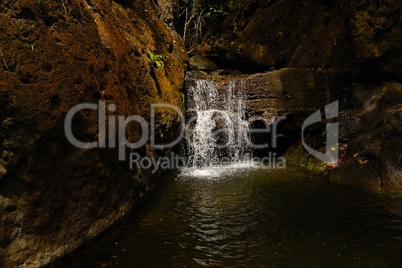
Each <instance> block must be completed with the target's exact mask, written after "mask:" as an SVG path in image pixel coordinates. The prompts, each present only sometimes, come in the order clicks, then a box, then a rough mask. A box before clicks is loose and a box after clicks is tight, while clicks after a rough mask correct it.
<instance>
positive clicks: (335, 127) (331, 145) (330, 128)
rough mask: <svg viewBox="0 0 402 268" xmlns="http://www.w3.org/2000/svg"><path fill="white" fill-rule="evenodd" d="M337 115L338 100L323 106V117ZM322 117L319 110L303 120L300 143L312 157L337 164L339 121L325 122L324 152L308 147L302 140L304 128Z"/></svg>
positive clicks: (329, 163) (330, 163)
mask: <svg viewBox="0 0 402 268" xmlns="http://www.w3.org/2000/svg"><path fill="white" fill-rule="evenodd" d="M338 116H339V101H335V102H333V103H331V104H329V105H327V106H326V107H325V119H332V118H337V117H338ZM322 120H323V119H322V118H321V112H320V111H317V112H315V113H314V114H312V115H311V116H310V117H309V118H307V120H306V121H305V122H304V124H303V127H302V143H303V147H304V148H305V149H306V150H307V151H308V152H309V153H310V154H311V155H313V156H314V157H316V158H317V159H319V160H321V161H322V162H324V163H326V164H328V165H337V164H338V158H339V148H338V143H339V123H329V124H327V128H326V130H327V140H326V147H325V150H326V152H325V154H323V153H321V152H317V151H316V150H314V149H312V148H310V147H309V146H308V145H307V144H306V143H305V141H304V130H305V129H306V128H307V127H308V126H310V125H312V124H314V123H317V122H321V121H322Z"/></svg>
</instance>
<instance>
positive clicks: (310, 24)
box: [201, 0, 402, 82]
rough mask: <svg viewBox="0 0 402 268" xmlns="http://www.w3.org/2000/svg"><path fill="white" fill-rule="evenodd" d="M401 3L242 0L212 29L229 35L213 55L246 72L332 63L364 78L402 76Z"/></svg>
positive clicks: (391, 0) (217, 42) (330, 65)
mask: <svg viewBox="0 0 402 268" xmlns="http://www.w3.org/2000/svg"><path fill="white" fill-rule="evenodd" d="M401 8H402V3H401V1H398V0H389V1H382V2H378V1H367V0H363V1H344V0H333V1H317V0H306V1H299V2H296V3H295V2H294V1H290V0H280V1H279V0H273V1H259V0H252V1H238V3H237V5H236V6H235V7H232V8H231V10H230V12H228V16H227V17H226V20H225V23H224V25H223V26H222V27H221V28H220V29H215V26H213V28H212V29H211V31H212V32H213V34H211V35H213V36H219V34H216V31H218V32H219V33H220V34H221V35H224V36H225V38H219V39H218V38H217V39H216V40H215V43H214V45H213V46H212V48H211V49H210V50H211V52H210V53H209V54H214V53H218V55H220V57H219V60H220V61H222V62H225V63H226V64H227V65H228V66H229V67H230V68H237V69H239V70H241V71H243V72H247V73H253V72H257V71H265V70H269V69H270V68H272V67H275V68H276V69H280V68H286V67H298V68H333V69H335V70H337V71H340V72H345V73H349V74H350V75H352V76H353V77H356V78H357V79H358V80H360V81H362V82H363V81H379V80H382V79H383V78H384V77H385V78H387V79H389V78H392V79H398V80H399V81H400V80H401V78H402V75H401V74H402V72H401V66H402V64H401V58H402V51H401V47H402V45H401V42H402V15H401V10H402V9H401ZM201 48H202V47H201ZM201 50H202V49H201ZM221 65H223V64H221ZM228 66H227V67H228Z"/></svg>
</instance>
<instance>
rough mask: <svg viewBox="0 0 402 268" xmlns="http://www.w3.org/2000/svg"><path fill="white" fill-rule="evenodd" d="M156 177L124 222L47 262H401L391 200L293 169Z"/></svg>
mask: <svg viewBox="0 0 402 268" xmlns="http://www.w3.org/2000/svg"><path fill="white" fill-rule="evenodd" d="M162 184H163V185H162V186H161V187H160V188H159V189H158V190H157V192H156V194H155V196H154V198H153V199H152V200H151V201H150V203H149V204H148V205H147V206H145V208H144V209H143V210H142V211H141V213H139V215H136V217H133V218H134V219H133V220H126V221H125V222H124V223H122V224H120V225H118V226H117V227H116V228H115V229H116V230H114V231H113V232H111V233H112V234H108V235H107V236H109V237H108V238H107V239H106V238H105V239H102V238H101V239H98V240H97V241H95V242H93V243H91V244H89V245H87V246H86V247H85V248H84V249H82V250H80V251H79V252H77V253H74V254H73V255H72V256H71V257H68V258H66V259H64V260H62V261H61V262H59V263H57V264H55V266H54V267H201V266H207V267H402V207H401V203H402V202H401V200H397V199H389V198H383V197H378V196H371V195H368V194H365V193H362V192H359V191H354V190H351V189H348V188H344V187H341V186H338V185H334V184H330V183H328V182H326V181H323V180H322V179H319V178H318V177H316V176H314V175H310V174H309V173H306V172H305V171H303V170H300V169H297V168H288V169H287V170H282V171H272V170H268V169H251V170H248V171H243V172H238V173H236V174H232V175H229V176H226V177H225V176H224V177H221V178H208V177H204V178H193V177H186V176H178V177H176V178H172V179H166V180H165V182H163V183H162ZM104 240H106V241H104Z"/></svg>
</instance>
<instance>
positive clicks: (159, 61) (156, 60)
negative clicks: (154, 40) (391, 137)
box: [148, 50, 164, 69]
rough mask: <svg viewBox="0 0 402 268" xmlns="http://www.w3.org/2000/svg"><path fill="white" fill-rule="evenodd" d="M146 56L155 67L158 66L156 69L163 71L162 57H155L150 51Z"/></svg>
mask: <svg viewBox="0 0 402 268" xmlns="http://www.w3.org/2000/svg"><path fill="white" fill-rule="evenodd" d="M148 55H149V58H150V59H151V61H152V63H153V64H155V65H156V66H158V68H160V69H163V66H164V64H163V61H162V59H163V56H162V55H157V54H154V53H152V52H151V51H150V50H148Z"/></svg>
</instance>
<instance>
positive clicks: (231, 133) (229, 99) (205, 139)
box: [186, 80, 251, 175]
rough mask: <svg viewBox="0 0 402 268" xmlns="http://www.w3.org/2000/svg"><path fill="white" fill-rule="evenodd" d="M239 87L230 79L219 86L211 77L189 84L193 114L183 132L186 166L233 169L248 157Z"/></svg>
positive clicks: (198, 168)
mask: <svg viewBox="0 0 402 268" xmlns="http://www.w3.org/2000/svg"><path fill="white" fill-rule="evenodd" d="M242 86H243V85H242V82H241V81H239V82H235V81H232V82H229V83H228V85H227V86H225V87H224V88H222V87H221V88H219V89H218V87H217V85H216V84H215V82H214V81H212V80H196V81H195V83H194V85H193V86H190V87H188V89H187V90H188V92H187V93H188V96H189V98H190V100H191V102H192V103H193V107H192V110H193V114H194V116H193V118H191V119H190V122H191V123H192V124H190V125H191V126H190V128H189V129H188V131H187V135H186V140H187V155H188V168H190V169H192V170H193V171H194V170H197V172H200V170H204V171H205V169H208V168H209V171H211V168H219V169H222V168H227V167H230V168H236V167H239V166H244V165H245V164H246V162H247V160H248V159H250V146H251V140H250V131H249V125H248V122H247V121H246V118H245V117H246V112H245V99H244V94H243V90H242V89H243V88H242ZM215 173H216V170H215ZM207 174H209V175H211V172H206V174H205V175H207ZM198 175H202V174H198ZM212 175H214V174H212Z"/></svg>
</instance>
